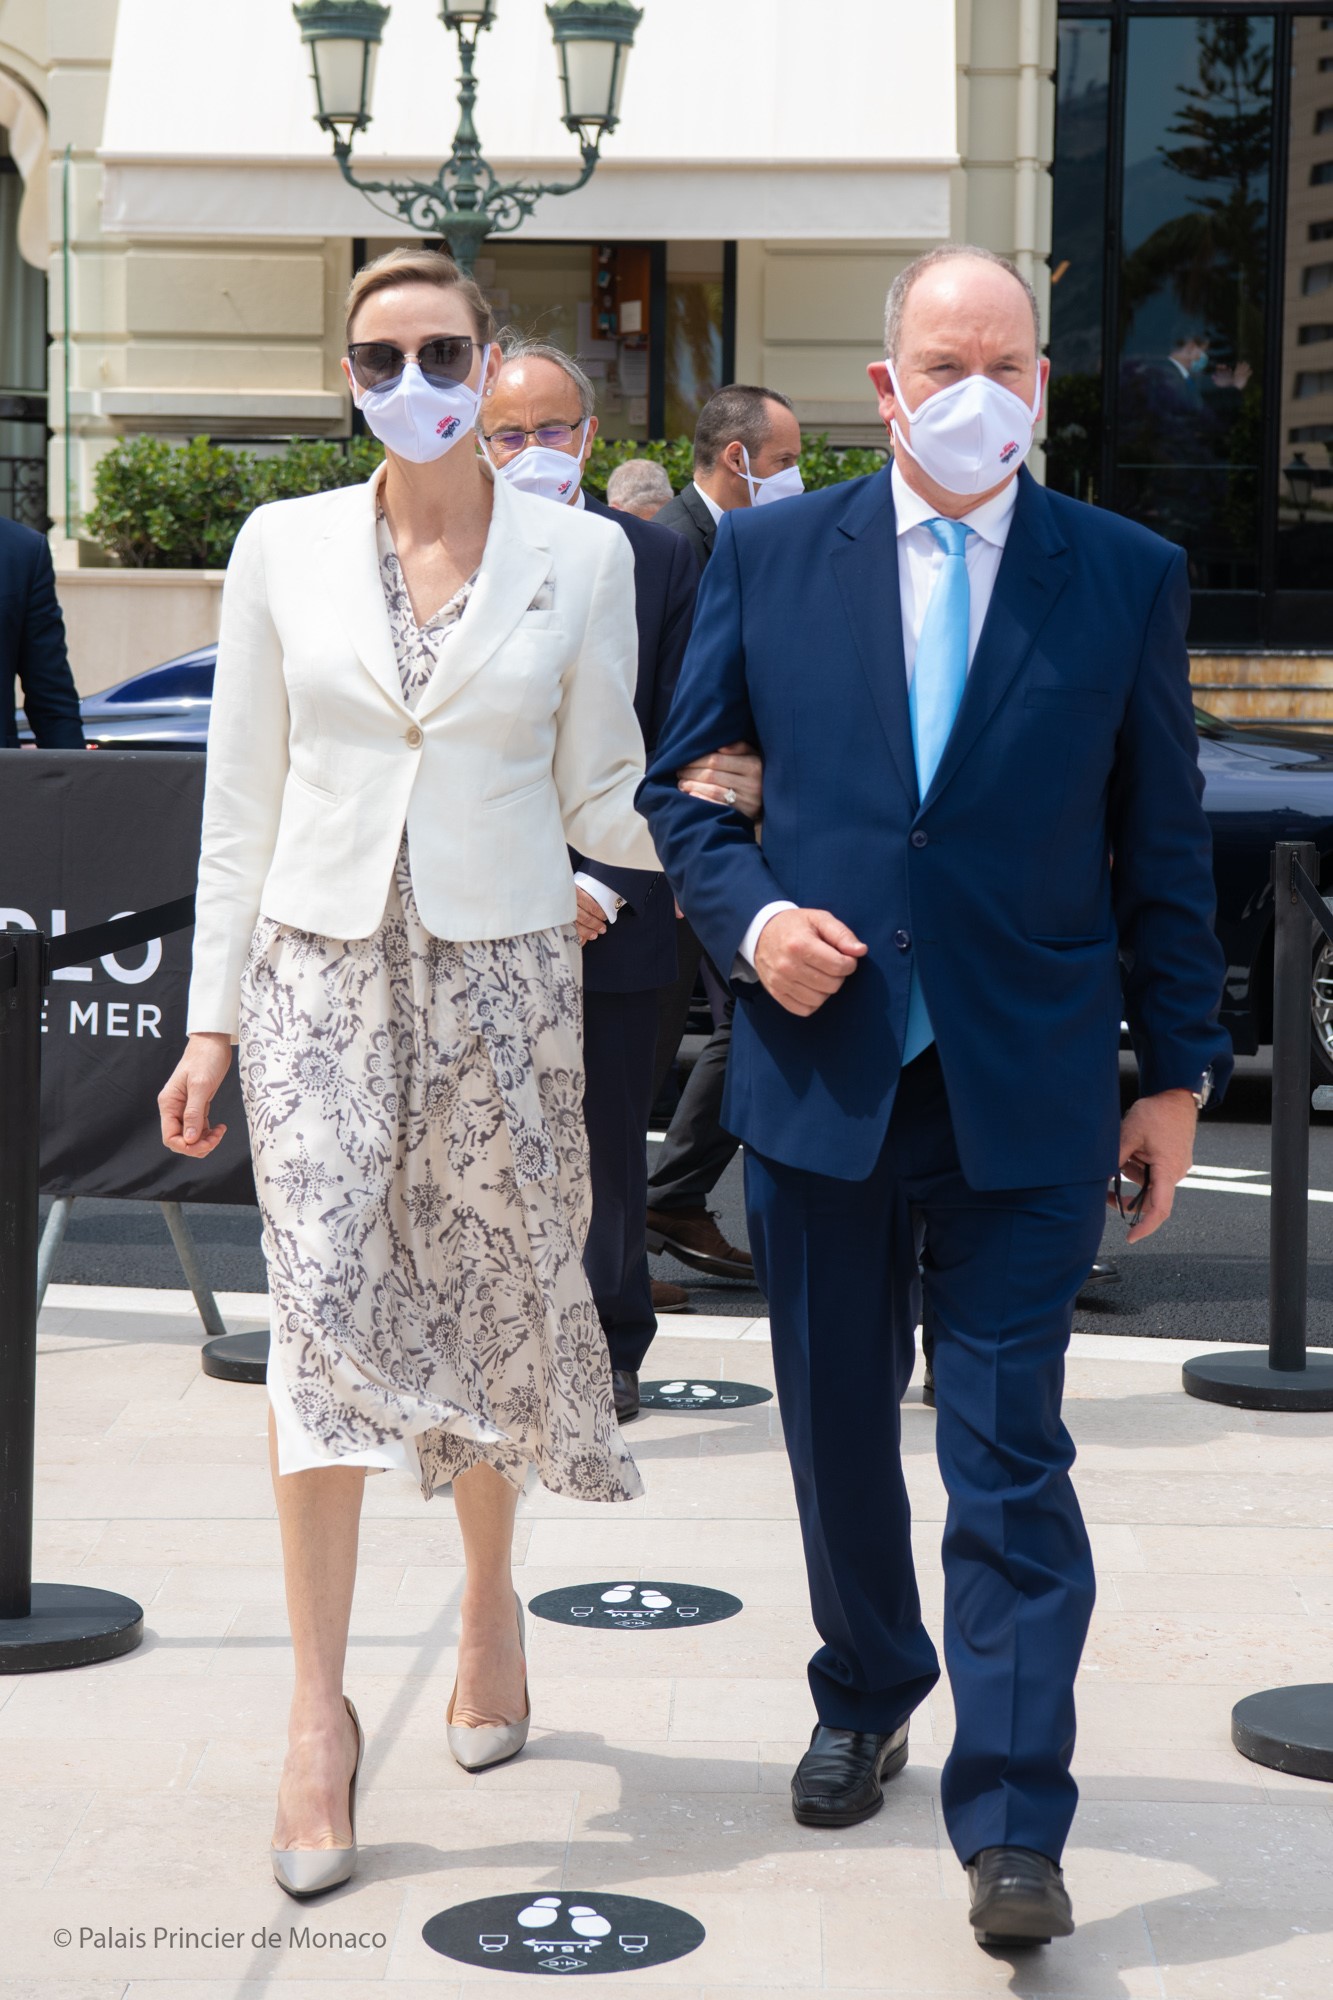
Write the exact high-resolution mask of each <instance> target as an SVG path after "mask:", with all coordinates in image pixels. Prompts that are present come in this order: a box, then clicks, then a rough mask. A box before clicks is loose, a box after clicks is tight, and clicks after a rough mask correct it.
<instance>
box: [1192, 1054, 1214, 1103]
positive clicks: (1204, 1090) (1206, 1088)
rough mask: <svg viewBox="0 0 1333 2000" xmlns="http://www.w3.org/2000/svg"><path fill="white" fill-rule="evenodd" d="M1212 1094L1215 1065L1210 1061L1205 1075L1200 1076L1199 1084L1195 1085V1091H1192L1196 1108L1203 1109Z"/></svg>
mask: <svg viewBox="0 0 1333 2000" xmlns="http://www.w3.org/2000/svg"><path fill="white" fill-rule="evenodd" d="M1212 1094H1213V1066H1212V1064H1211V1063H1209V1065H1208V1067H1207V1069H1206V1070H1205V1071H1204V1072H1203V1075H1202V1076H1201V1077H1200V1078H1199V1081H1198V1083H1197V1085H1196V1086H1195V1088H1194V1090H1193V1092H1192V1093H1191V1095H1192V1096H1193V1098H1194V1108H1195V1110H1196V1111H1202V1110H1203V1107H1204V1105H1205V1104H1206V1103H1207V1102H1208V1100H1209V1098H1210V1097H1211V1096H1212Z"/></svg>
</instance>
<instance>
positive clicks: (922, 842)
mask: <svg viewBox="0 0 1333 2000" xmlns="http://www.w3.org/2000/svg"><path fill="white" fill-rule="evenodd" d="M929 840H930V835H929V834H928V833H925V832H923V830H922V829H921V828H920V827H918V828H917V830H916V832H915V833H914V834H913V835H912V845H913V847H925V846H926V845H927V844H928V843H929Z"/></svg>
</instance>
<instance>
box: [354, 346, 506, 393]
mask: <svg viewBox="0 0 1333 2000" xmlns="http://www.w3.org/2000/svg"><path fill="white" fill-rule="evenodd" d="M475 346H476V342H475V341H474V340H473V339H472V336H471V335H470V334H466V333H437V334H436V336H435V338H434V339H433V340H423V341H422V343H421V346H420V347H419V348H418V350H417V352H416V353H415V354H405V353H404V352H403V350H402V348H401V347H395V346H394V345H393V343H392V341H388V340H357V341H354V342H353V343H352V345H351V346H350V347H349V348H348V350H347V359H348V360H349V361H350V362H351V364H352V373H353V375H355V377H356V379H357V382H358V384H359V385H360V387H361V388H363V389H387V388H388V386H389V384H390V383H391V382H396V381H397V380H398V377H399V376H400V375H401V374H402V372H403V365H404V363H405V362H407V361H415V362H416V363H417V366H418V367H419V368H420V370H421V372H422V374H423V375H424V376H425V378H426V380H427V381H428V382H433V383H434V384H435V386H436V388H437V389H438V388H443V387H444V386H445V385H446V384H456V383H459V382H466V381H467V378H468V376H469V375H470V374H471V373H472V354H473V350H474V348H475Z"/></svg>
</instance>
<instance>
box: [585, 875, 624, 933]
mask: <svg viewBox="0 0 1333 2000" xmlns="http://www.w3.org/2000/svg"><path fill="white" fill-rule="evenodd" d="M574 880H575V882H576V883H577V884H578V886H579V888H580V889H584V890H586V891H587V893H588V895H590V896H591V897H592V899H593V901H594V903H600V904H601V906H602V911H603V913H604V915H605V917H606V921H607V922H608V924H613V923H614V922H615V920H616V918H617V917H618V916H619V915H620V912H621V911H622V910H623V909H624V907H625V898H624V897H623V896H618V895H617V894H616V892H615V890H614V889H608V888H607V886H606V884H605V882H599V881H598V880H597V877H596V876H595V875H585V874H584V873H583V870H582V869H579V871H578V873H577V874H576V875H575V877H574Z"/></svg>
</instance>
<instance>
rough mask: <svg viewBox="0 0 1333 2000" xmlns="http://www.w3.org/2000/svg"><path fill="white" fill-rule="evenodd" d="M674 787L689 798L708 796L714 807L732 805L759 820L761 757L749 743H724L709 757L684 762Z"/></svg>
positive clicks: (761, 781) (761, 809)
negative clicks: (688, 795)
mask: <svg viewBox="0 0 1333 2000" xmlns="http://www.w3.org/2000/svg"><path fill="white" fill-rule="evenodd" d="M676 788H677V790H678V791H682V792H688V793H689V794H690V795H691V797H692V798H696V799H711V800H712V802H713V804H714V805H715V806H726V805H734V806H735V808H736V810H737V812H743V813H744V814H745V817H746V818H747V819H758V818H759V816H760V814H761V813H762V811H763V809H764V765H763V760H762V758H761V757H760V755H759V752H758V751H757V750H756V749H754V747H753V746H752V745H751V744H749V743H724V744H723V746H722V748H721V749H720V750H714V751H713V753H712V755H711V756H708V757H696V758H695V760H694V762H693V763H692V764H683V765H682V766H681V768H680V770H679V771H677V773H676ZM728 792H730V793H731V795H732V796H731V797H730V798H728V797H727V794H728Z"/></svg>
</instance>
